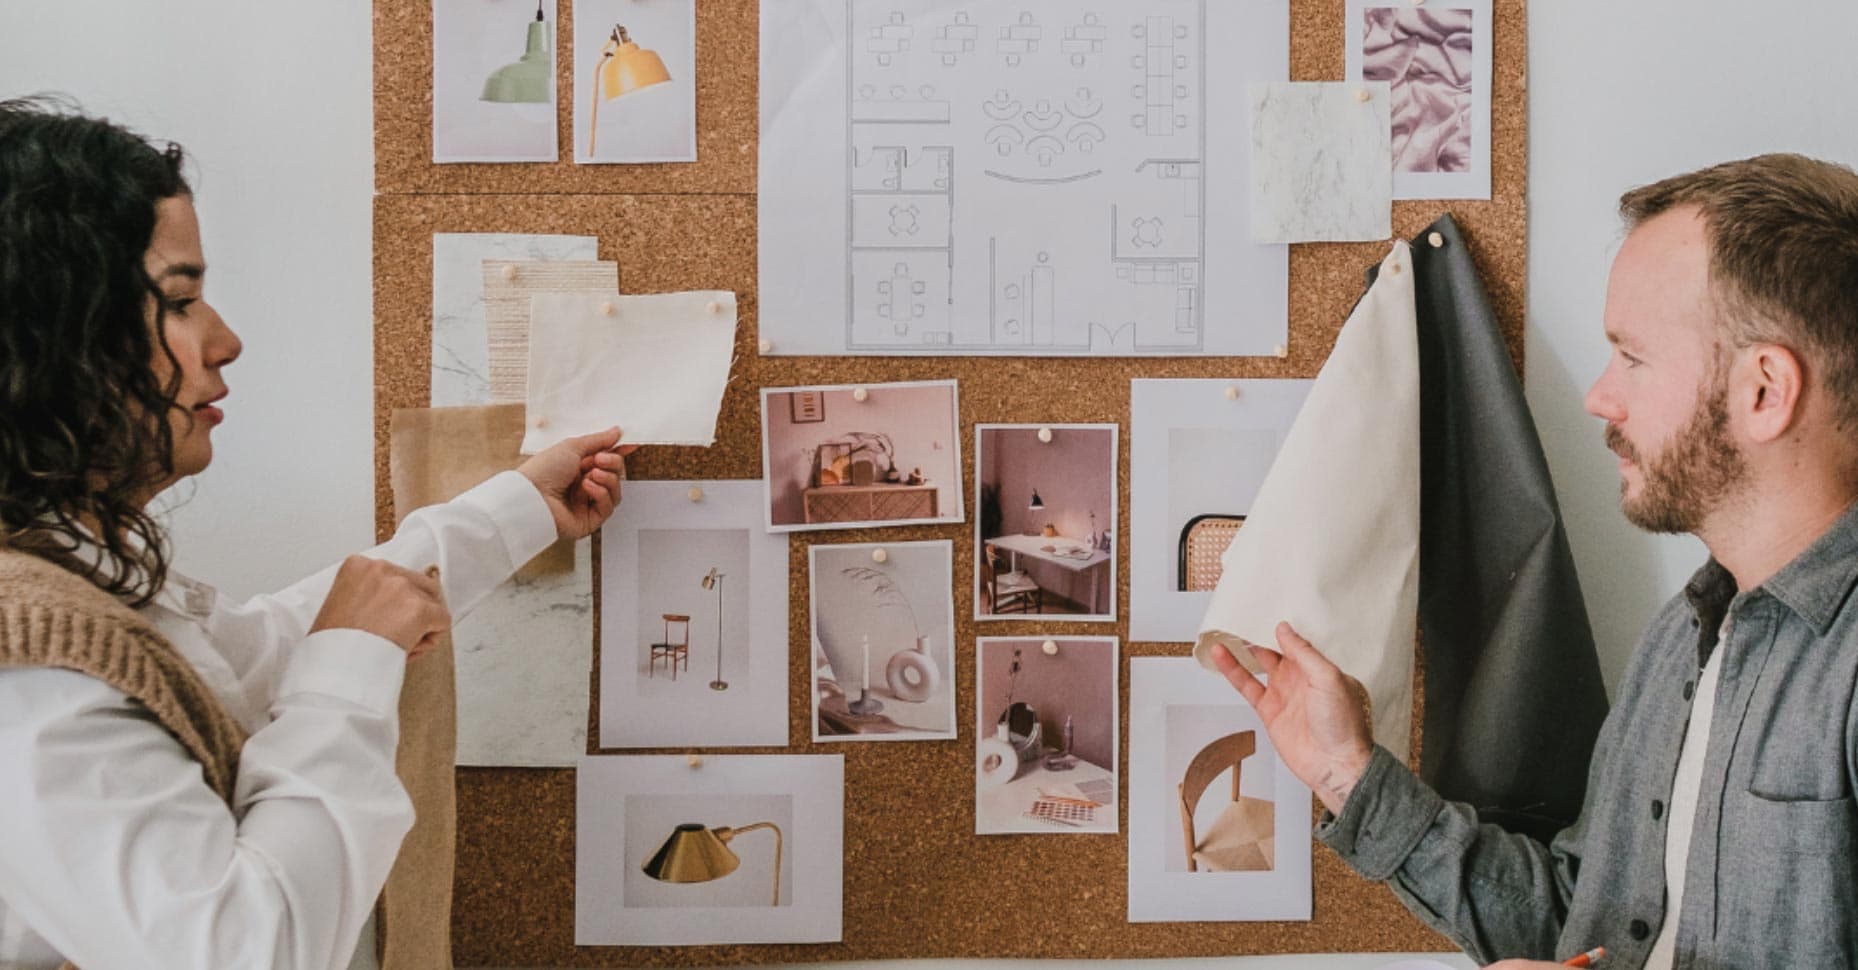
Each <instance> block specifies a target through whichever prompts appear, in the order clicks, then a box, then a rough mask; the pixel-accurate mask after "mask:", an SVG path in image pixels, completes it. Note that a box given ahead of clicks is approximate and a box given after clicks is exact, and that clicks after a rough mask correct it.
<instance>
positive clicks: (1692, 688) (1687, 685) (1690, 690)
mask: <svg viewBox="0 0 1858 970" xmlns="http://www.w3.org/2000/svg"><path fill="white" fill-rule="evenodd" d="M1696 692H1697V682H1696V681H1694V680H1687V681H1684V699H1685V700H1690V695H1692V694H1695V693H1696Z"/></svg>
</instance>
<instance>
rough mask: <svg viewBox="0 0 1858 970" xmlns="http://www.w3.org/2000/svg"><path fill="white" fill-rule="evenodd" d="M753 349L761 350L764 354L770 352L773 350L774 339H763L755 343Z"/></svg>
mask: <svg viewBox="0 0 1858 970" xmlns="http://www.w3.org/2000/svg"><path fill="white" fill-rule="evenodd" d="M755 349H757V350H759V351H761V352H762V353H764V354H766V353H772V352H773V351H774V341H772V340H763V341H761V342H760V343H758V344H756V345H755Z"/></svg>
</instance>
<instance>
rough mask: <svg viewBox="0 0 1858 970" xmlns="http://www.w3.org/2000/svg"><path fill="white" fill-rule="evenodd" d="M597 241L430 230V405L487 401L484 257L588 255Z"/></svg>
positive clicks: (596, 250)
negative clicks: (432, 231)
mask: <svg viewBox="0 0 1858 970" xmlns="http://www.w3.org/2000/svg"><path fill="white" fill-rule="evenodd" d="M599 246H600V241H599V240H598V239H596V238H594V237H593V236H527V235H511V234H507V233H492V232H436V233H433V234H432V406H433V407H435V408H443V407H457V406H459V405H466V404H488V403H490V356H489V355H490V336H489V331H488V330H487V329H486V327H485V324H484V260H487V259H503V260H558V259H579V260H591V259H596V258H598V257H599V255H600V253H599Z"/></svg>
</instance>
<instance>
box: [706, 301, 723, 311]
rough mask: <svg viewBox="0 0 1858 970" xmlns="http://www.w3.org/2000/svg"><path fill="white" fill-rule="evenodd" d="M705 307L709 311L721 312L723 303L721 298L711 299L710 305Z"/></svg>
mask: <svg viewBox="0 0 1858 970" xmlns="http://www.w3.org/2000/svg"><path fill="white" fill-rule="evenodd" d="M704 309H705V310H708V311H710V312H711V313H721V312H723V305H722V301H720V300H711V301H710V302H709V305H708V306H706V307H704Z"/></svg>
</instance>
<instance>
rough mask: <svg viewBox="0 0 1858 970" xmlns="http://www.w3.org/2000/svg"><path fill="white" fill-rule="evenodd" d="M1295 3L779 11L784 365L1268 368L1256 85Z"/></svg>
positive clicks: (1270, 304)
mask: <svg viewBox="0 0 1858 970" xmlns="http://www.w3.org/2000/svg"><path fill="white" fill-rule="evenodd" d="M1289 31H1290V13H1289V3H1288V2H1287V0H1218V2H1206V0H1101V2H1097V3H1092V4H1087V5H1079V4H1077V3H1074V2H1071V0H1021V2H1018V3H1014V4H1011V5H1004V4H964V3H956V2H952V0H786V2H781V3H763V4H762V5H761V45H760V53H761V71H760V81H761V83H760V96H761V116H760V117H761V127H760V131H761V141H760V167H759V178H760V186H761V193H760V196H759V212H758V218H759V226H760V228H759V233H760V238H761V245H760V260H761V262H760V273H759V278H760V280H761V284H762V285H761V291H760V294H759V295H760V305H759V307H760V312H759V326H760V333H761V336H762V337H764V338H766V340H767V341H768V345H769V349H768V350H767V351H764V352H765V353H770V354H781V355H787V354H804V355H830V356H845V355H861V354H869V355H883V356H899V355H910V356H936V355H944V356H947V355H984V354H985V355H1000V356H1014V357H1026V356H1050V357H1085V356H1109V357H1131V356H1170V357H1180V356H1199V355H1222V356H1223V355H1255V356H1263V355H1269V354H1271V353H1272V352H1273V349H1274V348H1275V347H1276V346H1277V345H1279V344H1282V343H1283V342H1284V340H1285V327H1286V319H1287V310H1286V306H1287V304H1286V301H1287V283H1286V279H1287V275H1286V274H1287V269H1286V267H1287V258H1288V257H1287V251H1286V249H1285V248H1284V247H1283V246H1280V245H1275V244H1272V243H1261V242H1257V241H1254V240H1253V239H1252V238H1251V235H1250V233H1249V231H1248V227H1249V225H1250V222H1249V219H1248V216H1247V210H1248V208H1249V206H1250V204H1251V203H1250V201H1249V199H1248V197H1247V186H1248V185H1249V181H1250V179H1249V167H1250V165H1251V164H1252V162H1251V155H1250V153H1249V151H1248V143H1247V134H1246V128H1245V90H1246V85H1247V84H1250V83H1252V82H1257V81H1275V80H1282V79H1284V78H1285V77H1287V76H1288V70H1289V52H1288V48H1287V45H1286V44H1285V43H1284V38H1285V37H1286V36H1288V35H1289Z"/></svg>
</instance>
